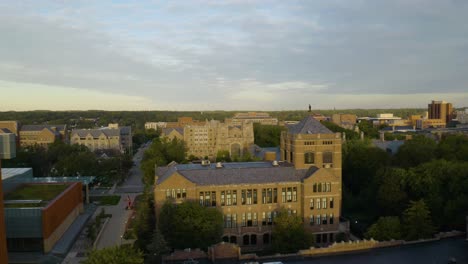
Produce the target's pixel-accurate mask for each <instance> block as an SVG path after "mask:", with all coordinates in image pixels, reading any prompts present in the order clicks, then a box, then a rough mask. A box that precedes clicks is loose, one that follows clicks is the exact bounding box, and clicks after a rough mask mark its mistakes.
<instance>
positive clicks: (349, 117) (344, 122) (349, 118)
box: [331, 114, 357, 130]
mask: <svg viewBox="0 0 468 264" xmlns="http://www.w3.org/2000/svg"><path fill="white" fill-rule="evenodd" d="M331 121H332V122H333V123H335V124H337V125H339V126H340V127H342V128H346V129H350V130H353V129H354V126H355V125H356V121H357V116H356V115H355V114H333V115H332V116H331Z"/></svg>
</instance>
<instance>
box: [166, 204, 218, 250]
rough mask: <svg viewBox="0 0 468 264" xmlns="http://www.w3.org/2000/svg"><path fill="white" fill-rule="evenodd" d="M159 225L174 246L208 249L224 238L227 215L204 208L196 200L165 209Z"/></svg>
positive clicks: (172, 205)
mask: <svg viewBox="0 0 468 264" xmlns="http://www.w3.org/2000/svg"><path fill="white" fill-rule="evenodd" d="M158 224H159V228H160V230H161V232H162V233H163V235H164V237H165V238H166V239H167V241H168V242H169V244H170V245H171V247H173V248H179V249H183V248H204V249H206V248H208V246H210V245H213V244H216V243H218V242H220V241H221V236H222V235H223V215H222V213H221V212H220V211H219V210H218V209H217V208H211V207H203V206H201V205H200V204H198V203H197V202H194V201H185V202H182V203H181V204H178V205H177V206H175V205H174V204H172V203H170V202H166V203H165V204H164V205H163V207H162V208H161V212H160V221H159V223H158Z"/></svg>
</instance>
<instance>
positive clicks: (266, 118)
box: [225, 112, 278, 125]
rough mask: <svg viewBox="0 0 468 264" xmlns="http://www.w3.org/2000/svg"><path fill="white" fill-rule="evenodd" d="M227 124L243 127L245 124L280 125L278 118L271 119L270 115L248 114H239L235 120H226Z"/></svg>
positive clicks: (235, 116)
mask: <svg viewBox="0 0 468 264" xmlns="http://www.w3.org/2000/svg"><path fill="white" fill-rule="evenodd" d="M225 122H226V123H228V124H231V125H241V124H242V123H243V122H252V123H258V124H262V125H278V118H274V117H271V116H270V115H269V114H268V113H259V112H248V113H237V114H235V115H234V117H233V118H226V120H225Z"/></svg>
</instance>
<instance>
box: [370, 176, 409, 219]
mask: <svg viewBox="0 0 468 264" xmlns="http://www.w3.org/2000/svg"><path fill="white" fill-rule="evenodd" d="M407 175H408V172H407V171H406V170H405V169H399V168H386V169H382V170H380V171H379V173H378V175H377V177H378V178H380V179H379V183H378V184H376V186H377V188H378V190H377V205H378V206H379V208H380V211H381V212H382V213H383V214H384V215H399V214H400V213H401V212H402V211H403V209H404V207H403V206H404V204H406V202H407V195H406V192H405V191H404V187H405V179H406V177H407Z"/></svg>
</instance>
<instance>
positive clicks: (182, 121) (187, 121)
mask: <svg viewBox="0 0 468 264" xmlns="http://www.w3.org/2000/svg"><path fill="white" fill-rule="evenodd" d="M205 123H206V122H205V121H198V120H194V119H193V118H191V117H186V116H183V117H179V118H177V122H146V123H145V129H154V130H157V129H162V128H177V127H184V126H187V125H204V124H205Z"/></svg>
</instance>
